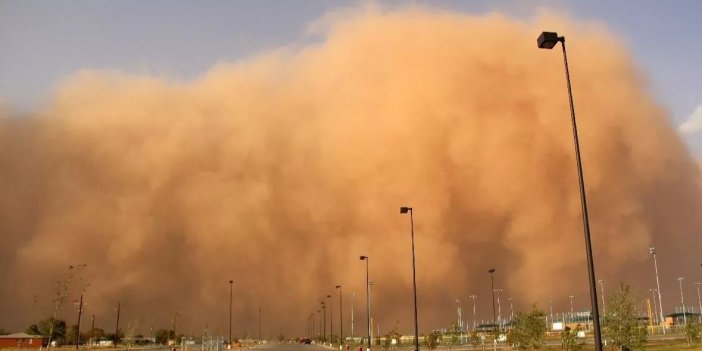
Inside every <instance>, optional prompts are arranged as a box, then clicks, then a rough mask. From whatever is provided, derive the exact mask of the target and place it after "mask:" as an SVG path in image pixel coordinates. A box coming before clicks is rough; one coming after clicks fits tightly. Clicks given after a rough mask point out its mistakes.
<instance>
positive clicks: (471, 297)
mask: <svg viewBox="0 0 702 351" xmlns="http://www.w3.org/2000/svg"><path fill="white" fill-rule="evenodd" d="M468 297H470V299H471V300H473V331H475V299H477V298H478V295H475V294H473V295H470V296H468Z"/></svg>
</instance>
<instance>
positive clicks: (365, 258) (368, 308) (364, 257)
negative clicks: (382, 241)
mask: <svg viewBox="0 0 702 351" xmlns="http://www.w3.org/2000/svg"><path fill="white" fill-rule="evenodd" d="M360 259H361V261H366V319H367V321H366V323H367V324H368V350H367V351H370V349H371V338H370V334H371V325H370V281H369V280H368V265H369V263H368V261H369V260H370V258H369V257H368V256H361V257H360Z"/></svg>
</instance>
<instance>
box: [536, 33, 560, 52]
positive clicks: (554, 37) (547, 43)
mask: <svg viewBox="0 0 702 351" xmlns="http://www.w3.org/2000/svg"><path fill="white" fill-rule="evenodd" d="M559 41H565V37H559V36H558V33H556V32H542V33H541V35H539V38H538V39H536V43H537V44H538V45H539V48H540V49H553V47H554V46H556V44H557V43H558V42H559Z"/></svg>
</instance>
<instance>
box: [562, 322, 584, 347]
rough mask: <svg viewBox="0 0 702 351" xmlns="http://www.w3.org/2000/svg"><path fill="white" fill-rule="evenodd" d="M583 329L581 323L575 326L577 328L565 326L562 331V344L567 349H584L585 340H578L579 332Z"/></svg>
mask: <svg viewBox="0 0 702 351" xmlns="http://www.w3.org/2000/svg"><path fill="white" fill-rule="evenodd" d="M581 330H582V328H581V327H580V324H578V325H577V326H576V327H575V330H572V329H570V327H565V329H563V331H562V332H561V344H562V345H563V349H564V350H566V351H580V350H582V349H583V346H584V345H585V342H581V343H579V342H578V339H577V338H578V333H579V332H580V331H581Z"/></svg>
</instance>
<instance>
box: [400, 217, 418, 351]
mask: <svg viewBox="0 0 702 351" xmlns="http://www.w3.org/2000/svg"><path fill="white" fill-rule="evenodd" d="M407 212H409V214H410V233H411V238H412V286H413V288H414V351H419V323H418V322H417V271H416V269H415V258H414V215H413V212H412V207H400V213H401V214H406V213H407Z"/></svg>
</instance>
